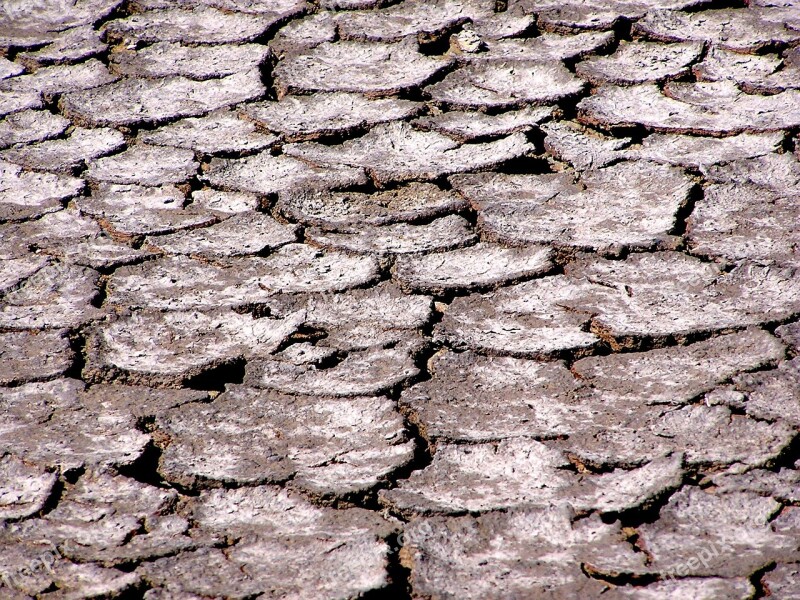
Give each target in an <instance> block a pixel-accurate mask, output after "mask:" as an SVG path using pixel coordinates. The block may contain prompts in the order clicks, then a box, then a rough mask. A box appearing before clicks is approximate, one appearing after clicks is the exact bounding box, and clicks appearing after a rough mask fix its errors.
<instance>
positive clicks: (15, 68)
mask: <svg viewBox="0 0 800 600" xmlns="http://www.w3.org/2000/svg"><path fill="white" fill-rule="evenodd" d="M24 72H25V67H23V66H22V65H20V64H17V63H15V62H14V61H11V60H8V59H7V58H5V57H0V79H8V78H9V77H14V76H16V75H22V74H23V73H24Z"/></svg>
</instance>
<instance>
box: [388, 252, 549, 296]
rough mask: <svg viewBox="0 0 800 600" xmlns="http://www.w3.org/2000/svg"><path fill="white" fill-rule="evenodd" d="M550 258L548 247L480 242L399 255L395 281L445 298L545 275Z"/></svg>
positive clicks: (406, 287) (407, 287) (405, 286)
mask: <svg viewBox="0 0 800 600" xmlns="http://www.w3.org/2000/svg"><path fill="white" fill-rule="evenodd" d="M551 258H552V252H551V250H550V249H549V248H545V247H537V246H533V247H527V248H503V247H501V246H495V245H492V244H485V243H479V244H476V245H475V246H470V247H468V248H463V249H460V250H453V251H452V252H444V253H436V254H428V255H427V256H399V257H398V258H397V260H396V261H395V266H394V278H395V280H397V282H398V283H399V284H400V286H401V287H403V288H404V289H407V290H417V291H421V292H426V293H432V294H437V295H443V294H445V293H447V292H449V291H461V290H474V289H483V288H489V287H497V286H501V285H505V284H508V283H514V282H516V281H519V280H521V279H527V278H530V277H536V276H538V275H543V274H544V273H546V272H547V271H549V270H550V269H551V268H552V267H553V263H552V260H551Z"/></svg>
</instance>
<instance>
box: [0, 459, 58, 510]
mask: <svg viewBox="0 0 800 600" xmlns="http://www.w3.org/2000/svg"><path fill="white" fill-rule="evenodd" d="M57 479H58V476H57V475H56V474H55V473H49V472H47V471H45V470H44V469H42V468H40V467H37V466H35V465H29V464H26V463H24V462H23V461H21V460H20V459H18V458H17V457H15V456H13V455H11V454H6V455H5V456H3V457H0V519H2V520H3V521H15V520H17V519H24V518H25V517H30V516H31V515H34V514H36V513H38V512H39V511H40V510H42V509H43V508H44V506H45V503H46V502H47V500H48V499H49V498H50V494H52V492H53V487H54V486H55V483H56V480H57Z"/></svg>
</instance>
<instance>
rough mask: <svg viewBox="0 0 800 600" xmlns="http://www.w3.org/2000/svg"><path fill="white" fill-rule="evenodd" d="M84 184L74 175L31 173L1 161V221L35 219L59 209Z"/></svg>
mask: <svg viewBox="0 0 800 600" xmlns="http://www.w3.org/2000/svg"><path fill="white" fill-rule="evenodd" d="M84 186H85V184H84V182H83V181H82V180H81V179H77V178H75V177H66V176H61V175H50V174H47V173H31V172H28V171H23V170H22V168H20V167H18V166H17V165H13V164H11V163H7V162H1V161H0V222H3V221H22V220H25V219H34V218H37V217H40V216H42V215H45V214H47V213H51V212H55V211H57V210H61V208H62V206H63V205H64V204H65V203H66V201H67V200H69V199H70V198H74V197H75V196H77V195H78V194H80V193H81V191H83V188H84Z"/></svg>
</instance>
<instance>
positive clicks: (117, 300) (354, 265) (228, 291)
mask: <svg viewBox="0 0 800 600" xmlns="http://www.w3.org/2000/svg"><path fill="white" fill-rule="evenodd" d="M377 277H378V264H377V263H376V261H375V260H374V259H372V258H368V257H352V256H348V255H346V254H342V253H339V252H322V251H319V250H314V249H313V248H311V247H309V246H307V245H305V244H289V245H287V246H283V247H282V248H279V249H278V250H277V251H276V252H275V253H273V254H272V255H271V256H269V257H268V258H239V259H232V260H230V261H226V262H221V263H220V264H210V263H207V262H203V261H200V260H194V259H190V258H186V257H170V258H165V259H162V260H158V261H150V262H147V263H144V264H142V265H137V266H132V267H124V268H122V269H118V270H117V271H116V272H115V273H114V275H113V277H112V278H111V280H110V282H109V284H108V300H107V301H108V303H109V304H112V305H116V306H129V307H147V308H153V309H158V310H188V309H200V310H209V309H213V308H215V307H223V306H231V307H239V306H248V305H253V304H266V303H269V299H270V296H271V295H273V294H276V293H279V292H288V293H297V292H335V291H342V290H347V289H350V288H353V287H359V286H363V285H367V284H369V283H371V282H373V281H375V280H376V279H377ZM178 292H179V293H178Z"/></svg>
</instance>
